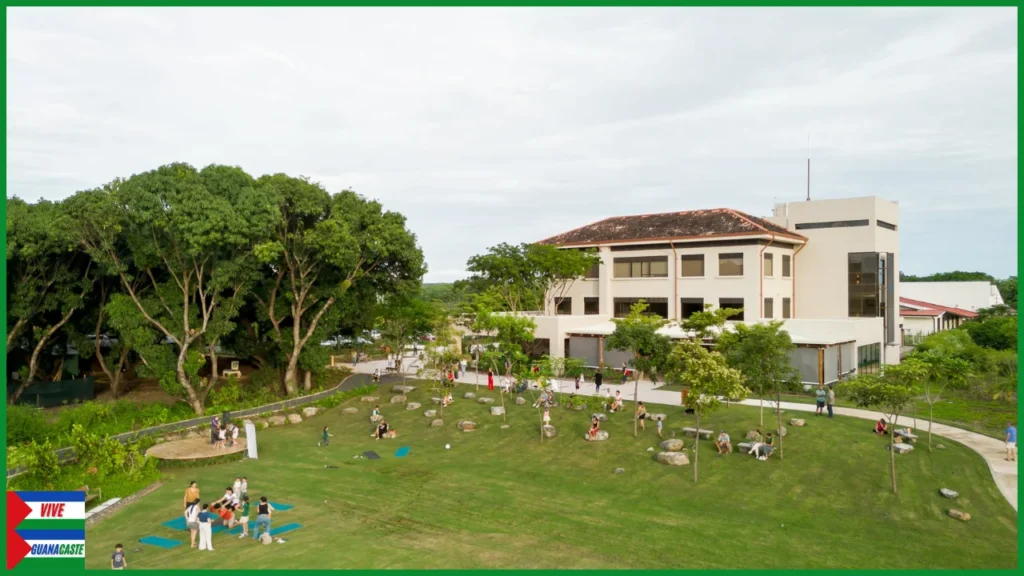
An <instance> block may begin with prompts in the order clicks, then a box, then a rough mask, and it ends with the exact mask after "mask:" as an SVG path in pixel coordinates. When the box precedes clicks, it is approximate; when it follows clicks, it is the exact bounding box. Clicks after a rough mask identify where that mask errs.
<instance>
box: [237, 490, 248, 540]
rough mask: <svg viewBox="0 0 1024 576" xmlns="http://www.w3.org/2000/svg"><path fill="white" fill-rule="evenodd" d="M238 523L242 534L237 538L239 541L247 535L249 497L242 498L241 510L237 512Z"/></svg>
mask: <svg viewBox="0 0 1024 576" xmlns="http://www.w3.org/2000/svg"><path fill="white" fill-rule="evenodd" d="M238 523H239V524H241V525H242V534H241V535H240V536H239V537H238V538H239V539H242V538H245V537H246V536H248V535H249V497H248V496H242V508H241V511H240V512H238Z"/></svg>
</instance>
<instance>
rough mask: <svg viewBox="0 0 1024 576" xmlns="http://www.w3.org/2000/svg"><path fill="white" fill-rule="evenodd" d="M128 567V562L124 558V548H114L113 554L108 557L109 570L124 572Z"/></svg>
mask: <svg viewBox="0 0 1024 576" xmlns="http://www.w3.org/2000/svg"><path fill="white" fill-rule="evenodd" d="M127 567H128V561H127V560H125V558H124V546H122V545H120V544H118V545H117V546H114V553H113V554H111V555H110V569H111V570H124V569H125V568H127Z"/></svg>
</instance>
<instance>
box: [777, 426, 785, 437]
mask: <svg viewBox="0 0 1024 576" xmlns="http://www.w3.org/2000/svg"><path fill="white" fill-rule="evenodd" d="M777 432H778V433H779V436H782V437H783V438H785V437H786V427H785V426H779V429H778V430H777Z"/></svg>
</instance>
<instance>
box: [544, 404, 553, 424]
mask: <svg viewBox="0 0 1024 576" xmlns="http://www.w3.org/2000/svg"><path fill="white" fill-rule="evenodd" d="M544 425H545V426H550V425H551V411H550V410H548V409H547V408H545V409H544Z"/></svg>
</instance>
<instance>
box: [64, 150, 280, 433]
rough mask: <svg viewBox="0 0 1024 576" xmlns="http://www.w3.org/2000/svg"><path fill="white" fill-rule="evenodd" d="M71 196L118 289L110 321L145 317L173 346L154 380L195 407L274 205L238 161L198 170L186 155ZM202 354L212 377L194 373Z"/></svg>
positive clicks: (83, 239) (82, 236)
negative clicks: (168, 366) (166, 367)
mask: <svg viewBox="0 0 1024 576" xmlns="http://www.w3.org/2000/svg"><path fill="white" fill-rule="evenodd" d="M69 201H71V202H73V208H72V209H73V213H74V214H75V218H74V219H73V225H74V230H75V233H76V234H77V238H78V240H79V242H80V243H81V246H82V247H83V248H84V249H85V250H86V252H88V254H89V255H90V256H91V257H92V259H93V261H95V262H96V263H98V264H99V265H100V266H101V267H102V268H103V270H104V272H105V273H108V274H111V275H113V276H115V277H117V278H118V279H119V280H120V284H121V288H122V290H123V292H122V293H121V294H117V295H115V296H114V297H111V301H110V303H109V304H108V312H110V314H111V320H112V321H114V322H116V323H119V324H121V325H133V326H141V325H148V326H149V327H150V328H151V329H153V330H155V331H157V332H158V333H159V334H160V336H161V337H162V338H163V339H165V340H166V341H167V342H168V343H170V344H171V345H172V346H173V347H174V349H175V350H176V354H175V356H176V357H175V361H174V365H173V370H172V371H171V372H170V373H169V374H160V376H161V378H160V382H161V385H163V386H164V387H165V389H167V391H168V392H169V393H171V394H174V395H178V396H180V397H183V398H184V399H185V400H186V401H187V402H188V403H189V405H190V406H191V407H192V409H193V410H194V411H195V412H196V414H202V413H203V410H204V406H205V401H206V396H207V395H208V394H209V392H210V390H211V388H212V385H213V383H214V382H215V378H216V373H217V366H216V365H215V364H214V363H215V362H216V355H215V354H216V349H217V345H218V341H219V340H220V338H222V337H223V336H225V335H226V334H228V333H229V332H230V331H231V330H233V328H234V322H233V321H234V318H235V316H236V314H237V312H238V309H239V307H240V306H241V304H242V301H243V300H244V297H245V295H246V292H247V290H248V288H249V286H250V285H251V284H252V282H253V280H254V274H255V260H254V258H253V256H254V255H253V249H254V247H255V246H256V245H257V244H259V243H261V242H263V241H265V239H266V238H267V237H268V236H269V232H270V230H271V225H272V223H273V218H274V211H273V208H274V206H273V204H272V203H271V202H269V201H268V199H267V198H266V197H265V196H264V195H262V194H261V193H260V192H258V191H257V190H256V189H255V188H254V187H253V186H252V179H251V178H250V177H249V175H248V174H246V173H245V172H243V171H242V170H240V169H238V168H230V167H225V166H210V167H207V168H205V169H204V170H202V171H201V172H200V171H197V170H196V169H194V168H193V167H191V166H189V165H187V164H170V165H167V166H162V167H160V168H157V169H156V170H153V171H150V172H145V173H143V174H138V175H135V176H132V177H131V178H129V179H127V180H124V181H121V180H117V181H114V182H112V183H111V184H109V185H107V186H105V187H104V188H102V189H99V190H93V191H89V192H84V193H79V194H76V195H75V196H73V197H72V198H71V199H69ZM139 278H142V279H143V282H142V285H141V287H140V286H139V284H138V283H137V282H136V280H137V279H139ZM125 304H129V306H126V305H125ZM132 309H134V310H132ZM115 312H117V315H118V316H119V317H118V318H117V319H116V320H115V318H114V315H115ZM126 314H131V315H133V316H135V318H133V319H130V318H126V317H125V315H126ZM158 354H160V353H158ZM207 356H210V360H211V364H212V366H211V369H212V371H213V376H214V377H213V378H201V377H199V369H200V368H201V367H202V366H203V365H204V364H205V362H206V357H207ZM150 360H153V358H150Z"/></svg>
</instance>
